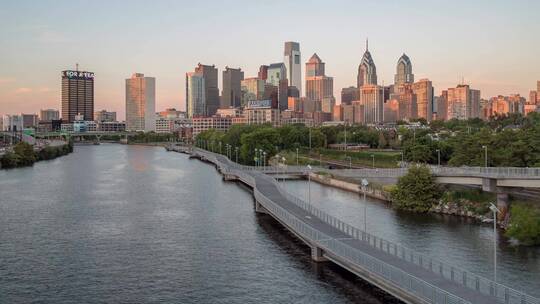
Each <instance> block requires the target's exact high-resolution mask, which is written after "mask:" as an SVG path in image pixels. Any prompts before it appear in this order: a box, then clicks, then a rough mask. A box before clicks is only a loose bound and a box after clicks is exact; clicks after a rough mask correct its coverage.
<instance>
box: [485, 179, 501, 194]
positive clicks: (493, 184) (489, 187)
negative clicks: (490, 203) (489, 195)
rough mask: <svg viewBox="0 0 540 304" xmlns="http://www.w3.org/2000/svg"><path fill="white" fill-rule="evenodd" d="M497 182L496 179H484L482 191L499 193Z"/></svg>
mask: <svg viewBox="0 0 540 304" xmlns="http://www.w3.org/2000/svg"><path fill="white" fill-rule="evenodd" d="M497 190H498V189H497V180H496V179H494V178H482V191H486V192H497Z"/></svg>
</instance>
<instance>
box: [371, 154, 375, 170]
mask: <svg viewBox="0 0 540 304" xmlns="http://www.w3.org/2000/svg"><path fill="white" fill-rule="evenodd" d="M371 168H372V169H375V154H371Z"/></svg>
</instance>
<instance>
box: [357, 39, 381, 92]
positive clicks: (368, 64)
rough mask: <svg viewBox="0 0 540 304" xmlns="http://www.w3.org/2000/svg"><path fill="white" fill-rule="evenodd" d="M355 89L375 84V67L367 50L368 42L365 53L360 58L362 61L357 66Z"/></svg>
mask: <svg viewBox="0 0 540 304" xmlns="http://www.w3.org/2000/svg"><path fill="white" fill-rule="evenodd" d="M356 84H357V86H356V87H357V88H359V89H360V87H361V86H363V85H368V84H373V85H376V84H377V68H376V67H375V62H373V58H371V53H370V52H369V49H368V41H367V40H366V51H365V52H364V56H362V61H361V62H360V65H359V66H358V77H357V80H356Z"/></svg>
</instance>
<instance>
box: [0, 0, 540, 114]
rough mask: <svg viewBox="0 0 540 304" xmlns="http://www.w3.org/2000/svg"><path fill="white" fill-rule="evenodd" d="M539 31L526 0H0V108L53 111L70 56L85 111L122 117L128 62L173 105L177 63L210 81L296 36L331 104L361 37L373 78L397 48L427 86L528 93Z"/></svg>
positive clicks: (536, 67) (260, 60)
mask: <svg viewBox="0 0 540 304" xmlns="http://www.w3.org/2000/svg"><path fill="white" fill-rule="evenodd" d="M539 37H540V1H538V0H513V1H507V0H489V1H487V0H486V1H484V0H468V1H462V0H454V1H439V0H425V1H424V0H407V1H397V0H396V1H390V0H379V1H367V0H351V1H345V0H326V1H319V0H312V1H302V0H297V1H288V0H272V1H269V0H255V1H254V0H251V1H234V0H230V1H213V0H206V1H193V0H191V1H180V0H176V1H173V0H171V1H165V0H155V1H147V0H146V1H138V0H130V1H127V0H126V1H124V0H118V1H104V0H103V1H102V0H92V1H82V0H69V1H63V0H43V1H33V0H32V1H27V0H16V1H11V0H0V114H15V113H22V112H24V113H37V112H38V111H39V109H44V108H55V109H60V99H61V92H60V90H61V83H60V72H61V71H62V70H66V69H74V68H75V64H76V63H78V64H79V67H80V69H81V70H86V71H91V72H94V73H95V110H101V109H107V110H110V111H117V112H118V116H119V118H120V119H123V118H124V117H125V114H124V112H125V79H126V78H129V77H130V76H131V74H133V73H136V72H138V73H144V74H145V75H146V76H152V77H155V78H156V110H162V109H165V108H169V107H174V108H177V109H185V102H184V99H185V73H186V72H189V71H192V70H193V69H194V67H195V66H196V65H197V63H199V62H200V63H203V64H215V65H216V67H217V68H218V69H219V77H220V83H219V86H220V89H221V72H222V70H223V69H224V68H225V66H229V67H241V68H242V70H244V72H245V77H253V76H256V74H257V71H258V68H259V66H260V65H261V64H270V63H274V62H281V61H283V45H284V42H285V41H297V42H299V43H300V50H301V52H302V62H303V63H305V62H306V61H307V60H308V59H309V58H310V57H311V55H312V54H313V53H315V52H316V53H317V54H318V55H319V56H320V57H321V59H322V60H323V61H324V62H325V63H326V74H327V75H328V76H332V77H334V94H335V96H336V99H337V100H338V102H339V99H340V90H341V88H343V87H348V86H351V85H355V84H356V75H357V69H358V64H359V63H360V60H361V58H362V55H363V53H364V51H365V40H366V38H369V50H370V52H371V54H372V56H373V60H374V61H375V64H376V66H377V74H378V79H379V84H382V82H383V81H384V84H391V83H393V80H394V74H395V72H396V71H395V69H396V63H397V60H398V58H399V57H400V56H401V54H403V53H406V54H407V55H408V56H409V57H410V59H411V61H412V65H413V73H414V74H415V79H416V80H419V79H421V78H429V79H430V80H432V81H433V85H434V87H435V91H436V94H440V91H441V90H443V89H446V88H449V87H455V86H456V85H457V84H458V83H461V82H462V80H463V81H464V82H465V83H468V84H470V85H471V86H472V87H473V88H477V89H480V90H481V91H482V97H483V98H489V97H491V96H496V95H499V94H501V95H509V94H514V93H519V94H521V95H522V96H525V97H526V98H528V93H529V91H530V90H533V89H536V81H537V80H540V56H539V55H540V38H539ZM303 66H304V65H303ZM303 69H304V67H303ZM302 73H303V75H305V73H304V71H303V72H302Z"/></svg>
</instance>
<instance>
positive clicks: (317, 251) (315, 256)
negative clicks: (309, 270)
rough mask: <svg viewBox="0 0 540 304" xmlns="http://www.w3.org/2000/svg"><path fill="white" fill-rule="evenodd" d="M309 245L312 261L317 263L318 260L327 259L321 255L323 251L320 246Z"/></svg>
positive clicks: (324, 260)
mask: <svg viewBox="0 0 540 304" xmlns="http://www.w3.org/2000/svg"><path fill="white" fill-rule="evenodd" d="M310 247H311V259H312V260H313V261H314V262H317V263H319V262H326V261H328V259H327V258H325V257H324V256H323V253H324V251H323V250H322V249H321V248H319V247H317V246H310Z"/></svg>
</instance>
